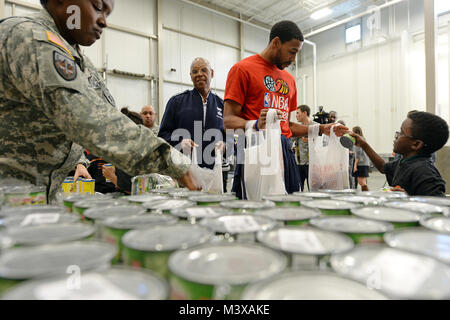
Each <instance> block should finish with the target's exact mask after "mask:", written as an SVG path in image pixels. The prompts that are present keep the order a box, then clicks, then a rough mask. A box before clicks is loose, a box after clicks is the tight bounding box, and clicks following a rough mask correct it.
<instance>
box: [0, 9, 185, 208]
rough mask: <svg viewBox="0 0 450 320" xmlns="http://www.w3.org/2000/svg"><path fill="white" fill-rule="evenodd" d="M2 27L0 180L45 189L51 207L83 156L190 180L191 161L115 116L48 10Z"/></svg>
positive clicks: (86, 65) (106, 93) (134, 170)
mask: <svg viewBox="0 0 450 320" xmlns="http://www.w3.org/2000/svg"><path fill="white" fill-rule="evenodd" d="M0 22H1V23H0V179H2V178H16V179H19V180H25V181H28V182H31V183H33V184H36V185H45V186H47V195H48V198H49V201H50V202H51V201H52V200H54V199H55V195H56V193H57V191H58V190H59V189H60V188H61V183H62V181H63V179H64V177H65V176H66V175H67V174H68V172H69V171H71V170H73V169H74V168H75V165H76V164H77V163H79V162H80V161H79V159H80V157H81V155H82V153H83V148H85V149H88V150H89V151H91V152H93V153H94V154H97V155H99V156H101V157H102V158H103V159H105V160H106V161H108V162H111V163H113V164H115V165H116V166H118V167H120V168H124V170H125V172H127V173H128V174H130V175H139V174H145V173H154V172H158V173H161V174H164V175H169V176H172V177H173V178H181V177H183V176H184V175H185V174H186V172H187V171H188V170H189V167H190V160H189V159H188V158H187V157H185V156H183V155H182V154H181V153H179V152H178V151H176V150H175V149H173V148H172V147H171V146H170V145H169V144H168V143H166V142H165V141H164V140H163V139H161V138H157V136H156V135H155V134H154V133H153V132H152V131H151V130H149V129H147V128H145V127H144V126H138V125H136V124H135V123H134V122H133V121H131V120H130V119H128V117H126V116H125V115H124V114H122V113H121V112H120V111H118V110H117V109H116V107H115V102H114V99H113V97H112V96H111V94H110V93H109V91H108V89H107V88H106V86H105V83H104V82H103V80H102V78H101V77H100V76H99V74H98V72H97V71H96V69H95V67H94V66H93V64H92V63H91V62H90V61H89V60H88V59H87V58H86V57H85V56H84V55H83V54H81V51H80V48H79V47H78V46H77V45H76V46H75V47H73V46H71V45H70V44H69V43H68V42H67V41H65V39H64V38H63V37H62V36H61V35H60V33H59V31H58V29H57V27H56V24H55V22H54V20H53V18H52V17H51V16H50V14H49V13H48V12H47V11H46V10H41V12H39V13H37V14H34V15H32V16H30V17H12V18H8V19H5V20H3V21H0ZM81 146H83V147H81Z"/></svg>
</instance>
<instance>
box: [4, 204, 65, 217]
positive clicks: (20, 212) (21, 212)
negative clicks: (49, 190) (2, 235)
mask: <svg viewBox="0 0 450 320" xmlns="http://www.w3.org/2000/svg"><path fill="white" fill-rule="evenodd" d="M66 212H67V210H66V209H65V208H63V207H59V206H47V205H42V206H21V207H14V208H3V209H2V210H1V211H0V217H10V216H26V215H29V214H34V213H66Z"/></svg>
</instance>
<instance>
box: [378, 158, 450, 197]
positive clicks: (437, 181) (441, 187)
mask: <svg viewBox="0 0 450 320" xmlns="http://www.w3.org/2000/svg"><path fill="white" fill-rule="evenodd" d="M384 173H385V174H386V179H387V181H388V183H389V185H390V186H392V187H395V186H400V187H402V188H403V189H405V191H406V192H407V193H408V194H409V195H411V196H417V195H421V196H438V197H444V196H445V181H444V179H442V177H441V175H440V173H439V171H438V169H436V167H435V166H434V165H433V163H432V162H431V157H430V156H429V155H419V156H413V157H409V158H407V159H404V160H395V161H392V162H389V163H387V164H385V165H384Z"/></svg>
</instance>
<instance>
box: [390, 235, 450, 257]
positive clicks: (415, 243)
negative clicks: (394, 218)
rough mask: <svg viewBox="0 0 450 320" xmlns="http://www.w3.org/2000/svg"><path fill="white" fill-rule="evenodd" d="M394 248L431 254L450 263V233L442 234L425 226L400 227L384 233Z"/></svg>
mask: <svg viewBox="0 0 450 320" xmlns="http://www.w3.org/2000/svg"><path fill="white" fill-rule="evenodd" d="M384 242H386V243H387V245H389V246H390V247H392V248H397V249H401V250H406V251H411V252H415V253H418V254H423V255H426V256H430V257H432V258H435V259H438V260H441V261H442V262H444V263H446V264H450V234H442V233H441V234H440V233H437V232H435V231H432V230H428V229H424V228H420V227H419V228H405V229H398V230H394V231H392V232H389V233H386V234H385V235H384Z"/></svg>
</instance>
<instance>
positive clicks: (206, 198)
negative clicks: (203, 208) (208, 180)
mask: <svg viewBox="0 0 450 320" xmlns="http://www.w3.org/2000/svg"><path fill="white" fill-rule="evenodd" d="M188 199H189V200H191V201H194V202H197V203H217V202H222V201H232V200H236V197H235V196H233V195H229V194H223V195H217V194H205V195H201V196H193V197H189V198H188Z"/></svg>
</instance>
